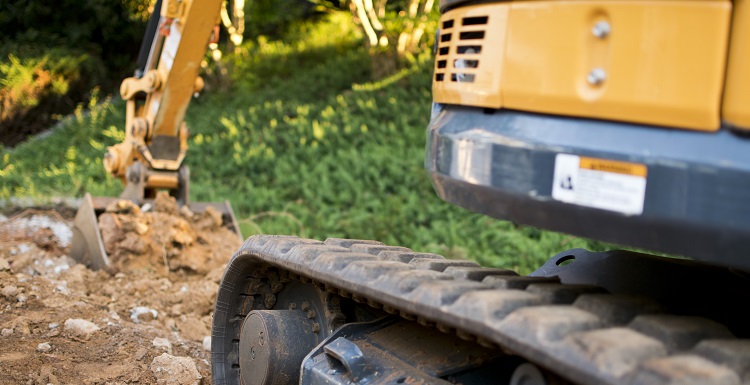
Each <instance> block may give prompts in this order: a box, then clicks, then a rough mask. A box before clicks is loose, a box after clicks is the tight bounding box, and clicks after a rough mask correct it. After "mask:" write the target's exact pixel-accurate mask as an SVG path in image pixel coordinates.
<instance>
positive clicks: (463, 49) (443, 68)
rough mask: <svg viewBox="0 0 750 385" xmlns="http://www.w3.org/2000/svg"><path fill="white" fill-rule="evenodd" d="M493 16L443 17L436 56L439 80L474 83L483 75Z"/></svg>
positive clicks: (436, 69) (436, 76) (436, 78)
mask: <svg viewBox="0 0 750 385" xmlns="http://www.w3.org/2000/svg"><path fill="white" fill-rule="evenodd" d="M488 23H489V16H471V17H461V18H457V19H448V20H443V21H442V23H441V26H442V29H441V31H440V37H439V42H438V49H437V58H436V59H437V60H435V81H436V82H444V81H448V79H450V81H451V82H455V83H473V82H474V81H476V80H477V76H478V75H479V74H478V72H477V69H478V68H479V66H480V65H481V63H480V57H479V54H481V53H482V45H483V43H484V39H485V34H486V28H487V25H488Z"/></svg>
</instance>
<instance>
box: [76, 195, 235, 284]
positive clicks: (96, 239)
mask: <svg viewBox="0 0 750 385" xmlns="http://www.w3.org/2000/svg"><path fill="white" fill-rule="evenodd" d="M118 200H121V198H111V197H92V196H91V194H88V193H86V195H85V196H84V197H83V202H82V203H81V206H80V207H79V209H78V212H77V213H76V217H75V220H74V221H73V243H72V245H71V250H70V255H71V257H73V259H75V260H76V261H78V262H79V263H83V264H85V265H86V266H88V267H89V268H91V269H94V270H109V268H110V261H109V257H108V256H107V252H106V251H105V249H104V241H103V240H102V234H101V231H100V229H99V221H98V217H99V215H101V214H102V213H103V212H104V211H105V208H106V207H107V206H108V205H110V204H111V203H113V202H116V201H118ZM149 201H150V200H145V201H144V202H143V203H144V204H145V203H149ZM188 206H189V208H190V211H192V212H194V213H196V214H201V213H203V212H204V211H206V209H207V208H208V207H213V208H214V209H215V210H216V211H217V212H219V213H221V217H222V222H223V225H224V226H225V227H226V228H228V229H229V230H231V231H232V232H234V233H235V234H237V237H238V238H239V239H240V240H242V239H243V238H242V234H241V233H240V228H239V225H238V224H237V219H236V218H235V216H234V211H232V206H231V205H230V204H229V201H224V202H222V203H217V202H192V203H190V204H188Z"/></svg>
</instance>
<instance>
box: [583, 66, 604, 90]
mask: <svg viewBox="0 0 750 385" xmlns="http://www.w3.org/2000/svg"><path fill="white" fill-rule="evenodd" d="M606 79H607V73H606V72H605V71H604V70H603V69H601V68H594V69H593V70H591V72H589V74H588V76H587V77H586V80H587V81H588V82H589V84H591V85H592V86H598V85H601V84H602V83H604V81H605V80H606Z"/></svg>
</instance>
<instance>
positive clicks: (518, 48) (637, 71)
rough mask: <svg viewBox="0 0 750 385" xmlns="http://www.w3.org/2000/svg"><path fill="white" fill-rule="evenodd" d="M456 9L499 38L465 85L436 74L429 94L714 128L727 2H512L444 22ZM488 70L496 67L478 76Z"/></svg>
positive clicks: (722, 71)
mask: <svg viewBox="0 0 750 385" xmlns="http://www.w3.org/2000/svg"><path fill="white" fill-rule="evenodd" d="M458 11H460V12H462V13H466V14H469V13H470V14H471V15H485V16H487V18H488V23H490V24H491V27H492V28H498V29H500V30H502V31H501V32H500V33H499V35H501V36H502V37H503V41H504V42H502V41H501V42H500V43H495V42H493V43H492V44H489V43H488V44H485V47H484V48H483V51H482V54H483V55H485V54H486V55H488V56H487V59H486V60H482V61H480V62H479V66H478V68H475V69H473V70H474V71H475V72H476V73H477V76H475V77H474V79H473V83H471V84H470V85H469V86H466V85H464V84H461V82H454V81H451V79H448V75H447V74H446V75H444V76H445V78H444V80H443V84H442V85H441V84H437V83H438V82H437V79H436V80H435V82H434V84H435V85H434V87H433V89H434V90H435V91H436V92H435V100H436V101H437V102H441V103H450V104H462V105H474V106H479V107H494V108H500V107H503V108H511V109H519V110H524V111H532V112H540V113H550V114H561V115H571V116H580V117H590V118H601V119H612V120H622V121H629V122H637V123H645V124H654V125H664V126H671V127H679V128H688V129H696V130H707V131H713V130H717V129H718V128H719V126H720V107H721V96H722V92H723V82H724V77H725V65H726V51H727V40H728V31H729V21H730V17H731V3H730V2H729V1H728V0H687V1H663V0H657V1H623V0H618V1H587V0H582V1H517V2H510V3H502V4H491V5H476V6H472V7H465V8H459V9H456V10H455V11H449V12H447V13H446V14H445V15H443V18H442V21H447V20H456V19H462V18H463V17H464V16H463V14H461V13H458ZM498 20H499V22H498V23H499V24H492V23H494V22H496V21H498ZM455 25H456V21H454V28H455ZM441 33H442V32H441ZM454 35H455V34H454ZM454 45H455V43H454ZM441 47H442V45H439V46H438V49H440V48H441ZM451 48H452V47H451ZM488 51H495V52H497V54H496V55H497V56H495V57H493V56H489V54H490V53H489V52H488ZM452 52H453V51H451V54H452ZM439 60H441V57H440V55H439V52H438V57H437V59H436V62H437V61H439ZM446 60H448V62H449V63H448V64H449V65H450V62H451V61H453V60H454V58H453V57H450V58H448V59H446ZM449 69H450V70H455V69H453V68H451V67H449ZM437 70H438V68H437V64H436V74H437ZM486 70H489V71H495V72H497V73H499V74H497V75H494V77H489V76H482V77H480V76H479V74H480V73H482V71H486ZM449 82H450V83H451V84H450V85H447V83H449ZM447 90H450V92H447ZM478 90H479V91H478Z"/></svg>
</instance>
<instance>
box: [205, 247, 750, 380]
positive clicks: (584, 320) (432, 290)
mask: <svg viewBox="0 0 750 385" xmlns="http://www.w3.org/2000/svg"><path fill="white" fill-rule="evenodd" d="M247 259H249V260H253V261H255V263H258V262H265V263H268V264H271V265H275V266H278V267H280V268H283V269H287V270H289V271H290V272H292V273H294V274H299V275H301V276H307V277H308V278H310V279H313V280H314V281H316V282H319V283H321V284H324V285H326V287H332V288H335V289H337V291H338V292H339V293H348V294H350V295H351V296H353V298H355V299H357V298H359V299H360V300H366V301H367V302H368V303H377V304H378V305H379V306H382V307H383V308H384V309H391V312H398V313H400V314H401V315H402V316H404V317H406V318H408V319H417V320H420V322H422V323H425V324H437V325H441V326H442V327H443V328H444V329H445V328H446V327H447V328H450V329H451V330H455V331H456V332H457V333H458V334H459V335H460V336H464V337H465V336H469V337H471V336H473V337H474V338H477V339H478V340H479V341H484V342H491V343H493V344H497V345H499V346H502V347H503V348H504V349H507V350H510V351H512V352H514V353H516V354H518V355H520V356H523V357H525V358H526V359H528V360H529V361H532V362H536V363H538V364H540V365H542V366H545V367H547V368H550V369H552V370H554V371H555V372H557V373H558V374H559V375H561V376H563V377H566V378H568V379H569V380H571V381H573V382H577V383H583V384H592V385H593V384H596V385H599V384H617V385H620V384H632V385H649V384H674V385H677V384H679V385H683V384H684V385H688V384H690V385H692V384H728V385H729V384H732V385H733V384H742V383H745V384H747V383H748V382H750V381H748V380H750V364H748V363H749V362H750V340H739V339H736V338H734V337H733V336H732V335H731V333H729V331H727V329H726V328H725V327H724V326H723V325H720V324H717V323H715V322H713V321H710V320H707V319H704V318H697V317H681V316H676V315H670V314H666V313H665V312H664V309H663V308H662V307H661V306H660V305H659V304H658V303H655V302H653V301H651V300H649V299H644V298H637V297H627V296H619V295H612V294H608V293H606V292H605V291H604V290H603V289H601V288H597V287H592V286H583V285H563V284H561V283H560V282H559V279H557V278H545V277H519V276H517V275H515V273H513V272H511V271H508V270H503V269H484V268H481V267H479V266H478V265H476V264H475V263H473V262H469V261H453V260H446V259H443V258H442V257H440V256H437V255H435V254H425V253H415V252H414V251H412V250H410V249H407V248H404V247H395V246H386V245H383V244H382V243H380V242H374V241H360V240H347V239H328V240H326V241H325V242H320V241H313V240H305V239H300V238H292V237H273V236H263V235H261V236H254V237H251V238H249V239H248V240H247V241H246V242H245V244H244V245H243V248H242V249H241V250H240V251H239V252H238V253H237V254H236V255H235V256H234V257H233V259H232V261H230V264H229V267H228V270H227V273H225V279H226V277H227V276H230V277H231V276H232V274H231V271H232V269H233V266H234V265H239V264H242V263H246V262H241V261H242V260H247ZM226 284H227V285H231V284H232V283H231V282H227V283H226ZM221 294H222V293H221V289H220V295H219V298H220V299H221ZM217 306H218V305H217Z"/></svg>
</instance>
